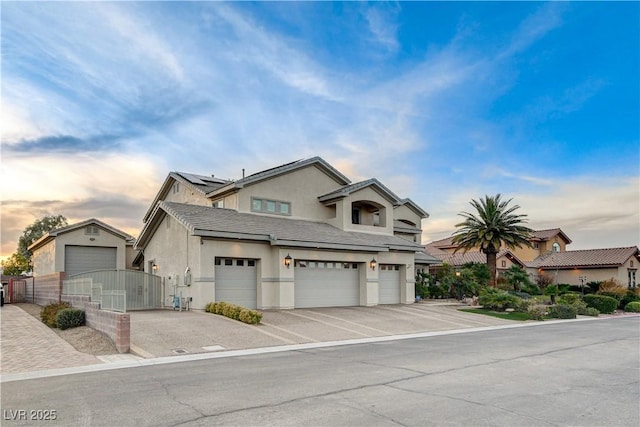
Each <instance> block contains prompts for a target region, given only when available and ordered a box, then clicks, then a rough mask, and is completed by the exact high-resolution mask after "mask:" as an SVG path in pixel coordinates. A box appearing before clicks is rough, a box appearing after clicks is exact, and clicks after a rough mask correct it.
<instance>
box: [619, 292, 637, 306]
mask: <svg viewBox="0 0 640 427" xmlns="http://www.w3.org/2000/svg"><path fill="white" fill-rule="evenodd" d="M632 301H640V295H638V294H637V293H635V292H634V291H632V290H631V289H629V290H628V291H627V293H626V294H624V296H623V297H622V298H621V299H620V305H619V306H618V308H625V307H626V306H627V304H629V303H630V302H632Z"/></svg>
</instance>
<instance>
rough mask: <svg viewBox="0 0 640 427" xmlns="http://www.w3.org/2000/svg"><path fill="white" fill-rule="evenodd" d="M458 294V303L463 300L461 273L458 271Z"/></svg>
mask: <svg viewBox="0 0 640 427" xmlns="http://www.w3.org/2000/svg"><path fill="white" fill-rule="evenodd" d="M456 294H457V295H458V301H461V300H462V283H461V281H460V271H456Z"/></svg>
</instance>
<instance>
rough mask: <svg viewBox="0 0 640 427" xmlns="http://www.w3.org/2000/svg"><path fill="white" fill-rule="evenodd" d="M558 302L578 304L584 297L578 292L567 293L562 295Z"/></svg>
mask: <svg viewBox="0 0 640 427" xmlns="http://www.w3.org/2000/svg"><path fill="white" fill-rule="evenodd" d="M558 302H559V303H561V304H569V305H574V304H577V303H578V302H582V298H581V297H580V295H578V294H574V293H566V294H564V295H562V296H561V297H560V298H558Z"/></svg>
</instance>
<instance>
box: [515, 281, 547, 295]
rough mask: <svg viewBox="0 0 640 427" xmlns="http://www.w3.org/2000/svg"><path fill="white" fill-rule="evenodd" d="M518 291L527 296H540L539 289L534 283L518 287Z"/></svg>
mask: <svg viewBox="0 0 640 427" xmlns="http://www.w3.org/2000/svg"><path fill="white" fill-rule="evenodd" d="M520 290H521V291H522V292H526V293H528V294H529V295H542V291H541V290H540V287H539V286H538V285H536V284H534V283H531V284H528V285H520Z"/></svg>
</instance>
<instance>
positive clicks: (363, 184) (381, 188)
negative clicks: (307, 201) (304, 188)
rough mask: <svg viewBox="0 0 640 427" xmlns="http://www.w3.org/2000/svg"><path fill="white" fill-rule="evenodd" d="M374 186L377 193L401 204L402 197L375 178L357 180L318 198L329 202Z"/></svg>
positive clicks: (396, 203)
mask: <svg viewBox="0 0 640 427" xmlns="http://www.w3.org/2000/svg"><path fill="white" fill-rule="evenodd" d="M369 187H371V188H373V189H374V190H375V191H376V192H377V193H379V194H380V195H381V196H382V197H384V198H385V199H387V200H388V201H389V202H391V203H392V204H393V205H394V206H398V205H400V198H399V197H398V196H396V194H395V193H394V192H393V191H391V190H389V189H388V188H387V187H386V186H385V185H384V184H382V183H381V182H380V181H378V180H377V179H375V178H371V179H368V180H366V181H360V182H356V183H355V184H350V185H345V186H343V187H340V188H337V189H335V190H333V191H331V192H329V193H327V194H323V195H321V196H319V197H318V200H319V201H321V202H329V201H333V200H336V199H341V198H343V197H347V196H348V195H350V194H353V193H356V192H358V191H360V190H362V189H363V188H369Z"/></svg>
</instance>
